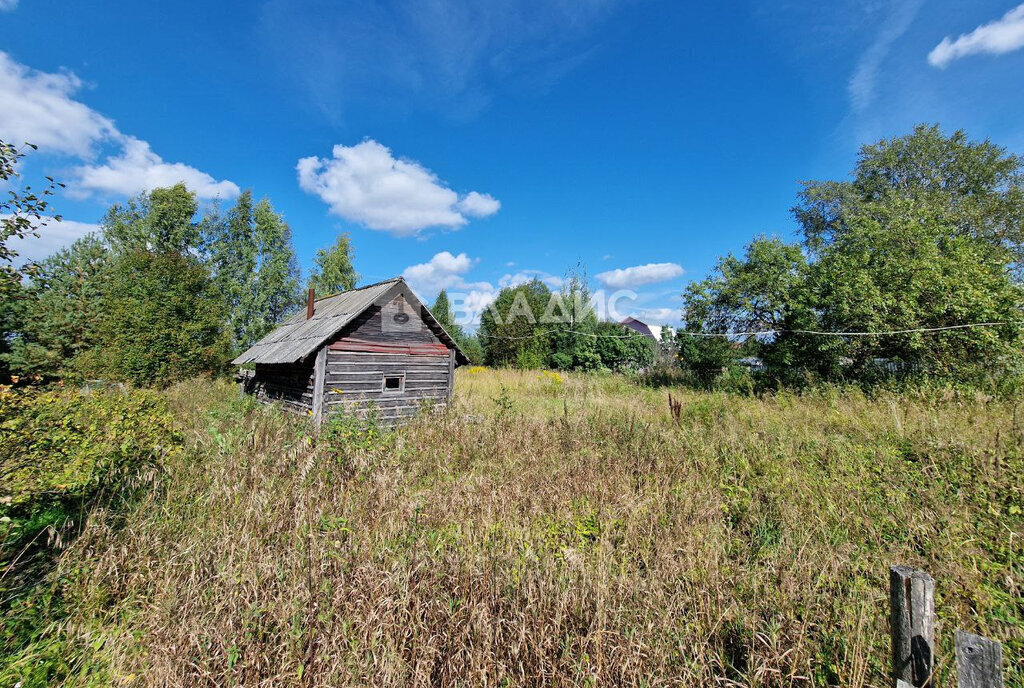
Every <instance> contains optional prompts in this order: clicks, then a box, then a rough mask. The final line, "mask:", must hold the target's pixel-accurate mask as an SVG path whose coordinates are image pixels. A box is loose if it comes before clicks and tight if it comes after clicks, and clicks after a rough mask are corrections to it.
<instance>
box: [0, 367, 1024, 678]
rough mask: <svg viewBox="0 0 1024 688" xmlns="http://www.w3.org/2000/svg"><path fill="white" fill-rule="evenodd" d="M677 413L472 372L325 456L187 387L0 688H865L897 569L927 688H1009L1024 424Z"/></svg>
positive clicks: (694, 396)
mask: <svg viewBox="0 0 1024 688" xmlns="http://www.w3.org/2000/svg"><path fill="white" fill-rule="evenodd" d="M69 394H70V393H69ZM111 394H114V392H111ZM672 394H673V396H674V397H677V398H679V399H680V400H681V402H682V409H681V413H680V415H679V418H678V420H676V419H674V418H673V416H672V414H671V413H670V412H669V408H668V404H667V391H666V390H654V389H648V388H643V387H638V386H636V385H634V384H633V383H632V382H630V380H628V379H627V378H625V377H621V376H611V375H608V376H596V375H595V376H584V375H578V376H577V375H564V374H562V375H559V374H555V373H543V372H514V371H494V370H488V369H482V368H470V369H463V370H460V371H459V373H458V380H457V392H456V398H455V403H454V404H453V407H452V408H450V409H448V410H447V411H443V412H440V413H435V414H429V415H428V414H425V415H424V416H423V417H422V418H420V419H419V420H418V421H416V422H414V423H412V424H410V425H407V426H405V427H403V428H400V429H399V430H397V431H396V432H394V433H392V432H388V431H386V430H380V429H370V430H366V429H363V428H359V427H357V426H355V425H352V424H346V423H335V424H334V425H333V426H332V427H331V428H328V429H326V430H325V431H324V432H323V433H321V434H320V435H319V436H315V435H314V434H313V432H312V428H311V424H310V423H309V421H308V419H303V418H296V417H292V416H288V415H285V414H283V413H281V412H279V411H277V410H275V409H272V408H265V407H261V406H259V405H256V404H253V403H251V402H250V401H249V400H245V399H240V398H239V397H238V393H237V390H236V389H235V388H234V387H232V386H230V385H228V384H227V383H211V382H202V381H195V382H191V383H188V384H181V385H178V386H177V387H174V388H172V389H171V390H170V391H169V392H168V393H167V400H166V404H167V405H168V407H167V411H168V412H169V413H170V414H171V416H172V417H174V418H176V419H178V424H179V426H178V429H177V430H176V431H175V432H177V433H179V434H180V435H179V437H178V439H177V440H175V441H176V442H178V443H180V450H179V449H176V450H175V451H168V452H166V453H165V455H163V457H162V459H161V461H162V463H161V465H160V468H159V472H158V475H156V476H155V477H152V478H147V479H151V480H152V487H151V488H150V489H147V490H145V491H143V492H142V494H141V495H138V496H135V497H134V498H133V499H132V500H131V501H127V502H123V503H120V504H118V505H113V504H109V503H107V502H104V503H103V505H98V506H96V507H95V508H93V509H92V511H91V512H90V513H89V515H88V516H86V517H84V518H83V523H82V524H81V525H80V530H81V532H80V534H79V535H78V537H77V539H75V540H74V541H73V542H71V543H70V544H68V545H66V546H65V548H64V549H63V550H62V551H61V553H60V555H59V558H57V559H56V560H55V561H54V562H53V564H52V568H50V569H49V571H48V572H47V573H46V574H45V575H46V579H45V580H46V583H45V585H41V586H38V588H37V589H36V591H35V592H32V593H30V594H28V593H25V594H23V597H22V599H21V600H20V601H19V603H18V604H17V605H15V606H13V607H12V606H11V604H10V601H9V600H8V601H6V602H5V604H6V605H7V607H9V608H8V609H7V612H8V614H9V619H15V617H17V615H19V614H20V615H21V616H20V617H17V619H20V621H18V622H17V623H15V622H14V621H10V620H9V621H8V631H7V635H6V636H5V641H6V642H7V645H8V647H7V648H6V653H7V654H6V658H5V659H4V660H3V661H2V662H0V679H3V681H6V682H3V681H0V684H2V685H10V684H11V683H13V682H14V681H15V680H18V679H21V680H23V681H25V684H24V685H26V686H28V685H34V683H33V682H34V681H39V682H45V681H54V682H59V681H64V682H66V683H67V684H68V685H86V684H93V685H110V684H113V685H121V686H129V685H130V686H137V685H145V686H170V685H187V686H224V685H236V686H243V685H244V686H271V685H273V686H279V685H296V686H305V685H309V686H313V685H323V686H346V685H353V686H355V685H380V686H392V685H491V686H532V685H593V686H607V685H629V686H662V685H678V686H710V685H720V686H733V685H738V686H833V685H840V686H884V685H888V682H889V681H888V679H887V677H886V674H887V669H888V661H889V646H888V643H889V640H888V568H889V566H890V565H891V564H896V563H902V564H909V565H912V566H915V567H919V568H923V569H925V570H927V571H928V572H929V573H931V574H932V576H934V577H935V579H936V591H937V599H936V608H937V612H938V616H939V626H938V629H937V636H938V644H939V646H940V652H939V655H938V661H939V682H940V685H944V686H951V685H955V675H954V669H953V667H952V656H953V655H952V638H953V631H954V629H955V628H963V629H965V630H969V631H973V632H976V633H981V634H984V635H988V636H990V637H993V638H996V639H999V640H1001V641H1003V643H1004V652H1005V655H1006V656H1005V664H1006V671H1007V685H1009V686H1016V687H1018V688H1019V687H1020V686H1024V663H1022V662H1024V660H1022V651H1024V640H1022V636H1024V601H1022V596H1021V585H1022V571H1024V540H1022V535H1024V528H1022V526H1024V517H1022V514H1021V510H1022V506H1024V499H1022V485H1024V458H1022V440H1024V418H1021V417H1019V416H1020V415H1021V413H1022V412H1024V411H1021V410H1019V409H1018V403H1017V402H1015V401H1013V400H996V399H991V398H986V397H981V396H977V395H975V394H962V393H956V392H953V391H942V390H937V391H934V392H916V393H904V394H888V393H879V394H876V395H873V396H870V397H869V396H866V395H864V394H863V393H860V392H857V391H851V390H834V389H833V390H822V391H818V392H815V393H812V394H805V395H802V396H798V395H792V394H786V393H781V394H778V395H775V396H767V397H763V398H754V397H742V396H730V395H725V394H707V393H694V392H687V391H683V390H672ZM147 475H149V474H147ZM138 492H139V490H138V489H137V488H136V489H135V490H134V491H133V494H137V493H138ZM76 532H77V531H76ZM10 541H13V540H10ZM10 559H11V557H8V560H10ZM19 594H21V593H19ZM25 595H27V596H25ZM26 609H29V610H31V613H32V616H31V618H32V619H35V621H33V622H32V624H35V625H32V624H29V623H28V622H26V621H25V620H24V618H23V617H24V616H25V615H26V614H28V612H27V611H26ZM17 619H16V620H17ZM40 619H42V620H41V621H40ZM19 623H20V624H21V625H20V626H19V625H18V624H19ZM26 624H27V625H26ZM23 627H24V628H23ZM26 628H28V629H29V630H25V629H26ZM54 648H57V649H56V650H55V649H54ZM41 684H42V683H40V685H41Z"/></svg>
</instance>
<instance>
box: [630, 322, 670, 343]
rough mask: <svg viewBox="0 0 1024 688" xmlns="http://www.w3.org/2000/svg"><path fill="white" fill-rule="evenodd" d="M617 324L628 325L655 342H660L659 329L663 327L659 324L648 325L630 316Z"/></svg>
mask: <svg viewBox="0 0 1024 688" xmlns="http://www.w3.org/2000/svg"><path fill="white" fill-rule="evenodd" d="M619 324H620V325H624V326H625V327H628V328H629V329H631V330H633V331H634V332H639V333H640V334H642V335H643V336H645V337H649V338H651V339H653V340H654V341H656V342H661V331H662V329H664V328H662V326H661V325H648V324H647V323H645V322H643V321H642V320H637V319H636V318H634V317H632V316H630V317H628V318H626V319H625V320H623V321H622V322H621V323H619Z"/></svg>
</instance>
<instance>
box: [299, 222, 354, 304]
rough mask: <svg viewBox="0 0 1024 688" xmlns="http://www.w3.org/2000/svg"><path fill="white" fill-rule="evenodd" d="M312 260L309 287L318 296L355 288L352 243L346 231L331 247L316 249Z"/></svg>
mask: <svg viewBox="0 0 1024 688" xmlns="http://www.w3.org/2000/svg"><path fill="white" fill-rule="evenodd" d="M313 262H314V267H313V274H312V275H311V276H310V278H309V288H310V289H312V290H314V291H315V292H316V293H317V295H318V296H327V295H329V294H337V293H338V292H342V291H348V290H349V289H355V288H356V282H358V281H359V275H358V274H356V271H355V268H354V267H352V243H351V241H350V240H349V236H348V234H347V233H346V234H341V235H339V236H338V239H337V241H335V242H334V246H332V247H331V248H329V249H320V250H319V251H317V252H316V258H315V260H314V261H313Z"/></svg>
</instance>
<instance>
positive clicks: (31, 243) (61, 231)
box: [0, 215, 100, 265]
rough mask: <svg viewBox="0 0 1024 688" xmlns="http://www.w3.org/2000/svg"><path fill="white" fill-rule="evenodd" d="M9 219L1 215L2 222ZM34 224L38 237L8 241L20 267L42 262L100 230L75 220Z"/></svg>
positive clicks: (47, 221) (95, 226)
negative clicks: (16, 255) (33, 262)
mask: <svg viewBox="0 0 1024 688" xmlns="http://www.w3.org/2000/svg"><path fill="white" fill-rule="evenodd" d="M8 217H10V215H0V220H2V219H6V218H8ZM33 224H34V225H35V226H36V227H37V228H38V232H37V234H38V236H31V235H29V236H27V237H23V238H20V239H19V238H12V239H10V240H8V244H7V245H8V247H9V248H11V249H13V250H14V251H15V252H16V253H17V254H18V257H17V258H15V262H16V263H17V264H19V265H23V264H25V263H29V262H32V261H38V260H42V259H43V258H46V257H47V256H49V255H52V254H54V253H56V252H57V251H59V250H61V249H62V248H67V247H68V246H70V245H71V244H73V243H75V242H76V241H77V240H79V239H81V238H82V237H84V236H85V235H86V234H89V233H90V232H95V231H98V230H99V228H100V227H99V225H94V224H90V223H88V222H75V221H74V220H63V221H61V222H57V221H56V220H54V219H52V218H43V219H41V220H39V221H38V222H37V221H35V220H34V219H33Z"/></svg>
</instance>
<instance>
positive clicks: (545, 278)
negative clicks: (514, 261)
mask: <svg viewBox="0 0 1024 688" xmlns="http://www.w3.org/2000/svg"><path fill="white" fill-rule="evenodd" d="M534 279H538V280H540V281H541V282H543V283H544V284H546V285H548V286H549V287H551V288H552V289H558V288H560V287H561V286H562V282H563V280H562V278H561V277H558V276H557V275H549V274H548V273H546V272H544V271H543V270H522V271H520V272H517V273H515V274H509V275H503V276H502V278H501V279H499V280H498V286H499V287H501V288H502V289H505V288H511V287H518V286H519V285H520V284H526V283H527V282H529V281H531V280H534Z"/></svg>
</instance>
